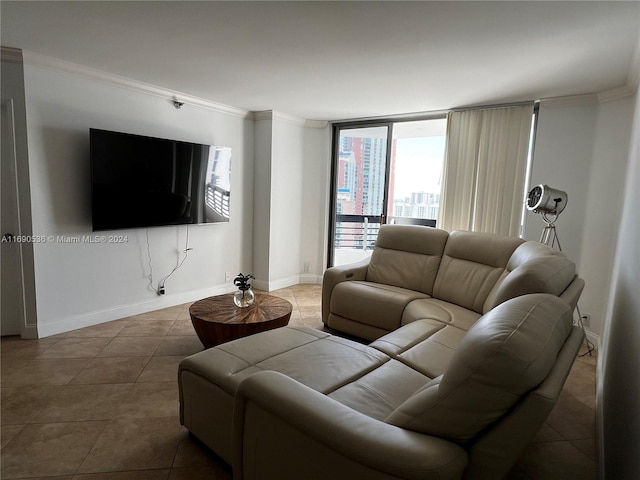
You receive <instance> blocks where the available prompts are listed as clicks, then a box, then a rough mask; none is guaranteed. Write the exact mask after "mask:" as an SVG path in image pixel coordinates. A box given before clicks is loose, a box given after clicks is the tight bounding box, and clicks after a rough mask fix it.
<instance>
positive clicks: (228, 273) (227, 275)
mask: <svg viewBox="0 0 640 480" xmlns="http://www.w3.org/2000/svg"><path fill="white" fill-rule="evenodd" d="M224 281H225V282H230V281H231V272H225V274H224Z"/></svg>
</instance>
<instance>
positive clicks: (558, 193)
mask: <svg viewBox="0 0 640 480" xmlns="http://www.w3.org/2000/svg"><path fill="white" fill-rule="evenodd" d="M566 206H567V192H563V191H562V190H557V189H555V188H551V187H549V186H548V185H538V186H536V187H533V188H532V189H531V190H530V191H529V194H528V195H527V210H531V211H533V212H534V213H550V214H553V215H559V214H560V213H561V212H562V211H563V210H564V208H565V207H566Z"/></svg>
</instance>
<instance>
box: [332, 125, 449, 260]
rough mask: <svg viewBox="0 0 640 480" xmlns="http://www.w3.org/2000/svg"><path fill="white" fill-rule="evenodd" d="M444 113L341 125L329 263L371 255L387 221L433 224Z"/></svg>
mask: <svg viewBox="0 0 640 480" xmlns="http://www.w3.org/2000/svg"><path fill="white" fill-rule="evenodd" d="M445 133H446V119H445V118H437V119H427V120H419V121H402V122H400V121H396V122H384V123H375V124H372V123H368V124H345V125H337V126H336V127H335V129H334V154H333V181H332V221H331V228H330V236H331V237H330V241H329V245H330V250H329V266H333V265H344V264H347V263H352V262H355V261H358V260H361V259H364V258H366V257H368V256H369V255H371V251H372V250H373V246H374V244H375V241H376V238H377V236H378V230H379V228H380V225H381V224H384V223H410V224H420V225H428V226H435V224H436V218H437V215H438V207H439V201H440V185H441V177H442V166H443V162H444V146H445Z"/></svg>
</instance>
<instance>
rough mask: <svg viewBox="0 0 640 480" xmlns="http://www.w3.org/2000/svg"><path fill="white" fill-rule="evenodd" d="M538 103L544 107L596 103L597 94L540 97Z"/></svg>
mask: <svg viewBox="0 0 640 480" xmlns="http://www.w3.org/2000/svg"><path fill="white" fill-rule="evenodd" d="M540 104H541V105H543V106H545V107H571V106H575V105H597V104H598V94H596V93H585V94H583V95H567V96H564V97H549V98H541V99H540Z"/></svg>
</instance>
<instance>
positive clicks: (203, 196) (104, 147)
mask: <svg viewBox="0 0 640 480" xmlns="http://www.w3.org/2000/svg"><path fill="white" fill-rule="evenodd" d="M89 135H90V151H91V152H90V153H91V210H92V222H93V230H94V231H98V230H117V229H124V228H143V227H155V226H162V225H184V224H201V223H216V222H228V221H229V199H230V195H231V192H230V190H231V181H230V177H231V149H230V148H227V147H217V146H213V145H202V144H197V143H189V142H181V141H177V140H168V139H165V138H155V137H146V136H142V135H133V134H130V133H120V132H112V131H108V130H99V129H94V128H92V129H90V131H89Z"/></svg>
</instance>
